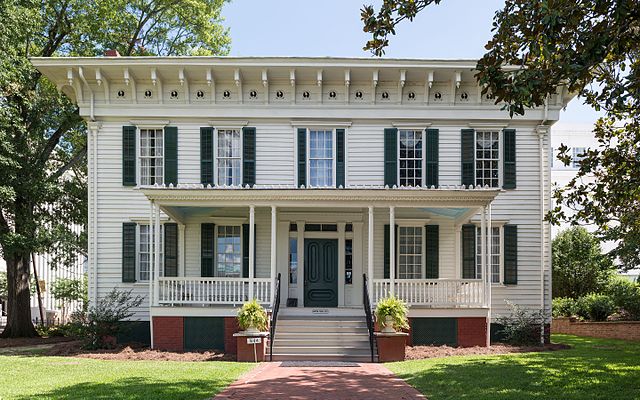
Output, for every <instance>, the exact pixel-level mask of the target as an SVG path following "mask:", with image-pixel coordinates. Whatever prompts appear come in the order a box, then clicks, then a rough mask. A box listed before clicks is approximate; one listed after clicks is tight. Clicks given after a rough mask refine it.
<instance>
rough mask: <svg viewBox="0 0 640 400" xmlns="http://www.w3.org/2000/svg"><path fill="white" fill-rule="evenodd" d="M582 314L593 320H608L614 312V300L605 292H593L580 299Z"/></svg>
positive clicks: (579, 304)
mask: <svg viewBox="0 0 640 400" xmlns="http://www.w3.org/2000/svg"><path fill="white" fill-rule="evenodd" d="M578 309H579V310H580V314H581V315H580V316H581V317H583V318H585V316H586V317H587V318H589V319H590V320H592V321H606V320H607V317H608V316H609V315H611V314H613V313H614V311H615V305H614V304H613V300H611V298H610V297H609V296H607V295H605V294H597V293H591V294H588V295H586V296H583V297H581V298H579V299H578Z"/></svg>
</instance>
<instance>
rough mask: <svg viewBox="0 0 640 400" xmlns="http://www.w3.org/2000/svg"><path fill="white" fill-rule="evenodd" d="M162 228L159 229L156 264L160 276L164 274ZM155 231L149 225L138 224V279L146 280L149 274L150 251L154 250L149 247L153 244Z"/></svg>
mask: <svg viewBox="0 0 640 400" xmlns="http://www.w3.org/2000/svg"><path fill="white" fill-rule="evenodd" d="M163 231H164V229H162V227H161V229H160V254H159V257H160V265H159V266H158V268H159V271H160V276H164V266H163V263H164V254H163V252H164V241H163V240H164V237H163V236H164V235H163ZM154 234H155V232H152V231H151V226H150V225H148V224H146V225H144V224H141V225H138V238H139V240H138V243H139V245H138V246H139V247H138V265H139V266H140V267H139V268H138V277H137V280H138V281H148V280H149V278H150V275H151V263H152V262H153V260H152V259H151V251H152V250H154V249H152V248H151V246H152V245H153V235H154Z"/></svg>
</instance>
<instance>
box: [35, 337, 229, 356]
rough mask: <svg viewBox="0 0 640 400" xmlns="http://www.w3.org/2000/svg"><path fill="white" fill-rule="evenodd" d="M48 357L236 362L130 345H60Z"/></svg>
mask: <svg viewBox="0 0 640 400" xmlns="http://www.w3.org/2000/svg"><path fill="white" fill-rule="evenodd" d="M44 354H45V355H47V356H66V357H69V356H70V357H80V358H93V359H96V360H131V361H141V360H149V361H235V356H232V355H229V354H224V353H220V352H216V351H202V352H195V351H194V352H171V351H160V350H151V349H149V348H148V347H147V346H144V345H141V344H136V343H130V344H127V345H121V346H118V347H116V348H115V349H108V350H106V349H101V350H87V349H83V348H82V343H81V342H78V341H76V342H69V343H60V344H57V345H55V346H53V347H52V348H50V349H47V350H46V351H45V352H44Z"/></svg>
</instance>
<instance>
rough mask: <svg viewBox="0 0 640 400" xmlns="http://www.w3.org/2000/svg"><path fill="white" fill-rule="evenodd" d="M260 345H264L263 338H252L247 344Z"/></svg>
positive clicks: (248, 339)
mask: <svg viewBox="0 0 640 400" xmlns="http://www.w3.org/2000/svg"><path fill="white" fill-rule="evenodd" d="M258 343H262V338H261V337H250V338H247V344H258Z"/></svg>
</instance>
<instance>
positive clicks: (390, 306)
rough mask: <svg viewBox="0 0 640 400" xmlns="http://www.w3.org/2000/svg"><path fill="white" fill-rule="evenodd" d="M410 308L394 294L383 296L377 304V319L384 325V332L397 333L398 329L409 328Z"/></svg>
mask: <svg viewBox="0 0 640 400" xmlns="http://www.w3.org/2000/svg"><path fill="white" fill-rule="evenodd" d="M408 313H409V308H408V307H407V304H406V303H405V302H403V301H402V300H400V299H398V298H397V297H394V296H389V297H385V298H382V299H380V300H379V301H378V305H377V306H376V320H377V321H378V323H379V324H380V325H381V326H382V327H383V329H382V332H383V333H395V331H396V329H408V328H409V320H408V318H407V314H408Z"/></svg>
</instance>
